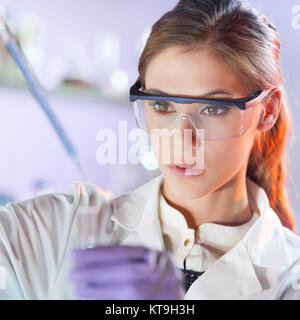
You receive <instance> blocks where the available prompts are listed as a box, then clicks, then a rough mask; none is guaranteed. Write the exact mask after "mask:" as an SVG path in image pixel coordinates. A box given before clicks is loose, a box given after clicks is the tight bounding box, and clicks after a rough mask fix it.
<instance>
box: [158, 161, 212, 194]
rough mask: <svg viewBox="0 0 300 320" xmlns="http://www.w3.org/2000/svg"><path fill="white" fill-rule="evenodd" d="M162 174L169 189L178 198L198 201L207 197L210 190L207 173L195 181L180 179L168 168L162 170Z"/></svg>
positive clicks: (194, 179)
mask: <svg viewBox="0 0 300 320" xmlns="http://www.w3.org/2000/svg"><path fill="white" fill-rule="evenodd" d="M161 172H162V174H163V176H164V180H165V181H166V183H167V185H168V188H169V189H170V191H171V192H172V193H173V194H174V195H175V196H176V197H178V198H183V197H184V199H186V200H193V199H198V198H201V197H203V196H205V195H206V194H207V193H208V192H209V190H210V188H209V183H208V181H207V172H205V174H203V175H201V176H199V177H195V178H193V179H179V178H177V177H175V176H174V175H173V173H172V172H171V171H170V169H169V168H168V167H167V168H163V169H161Z"/></svg>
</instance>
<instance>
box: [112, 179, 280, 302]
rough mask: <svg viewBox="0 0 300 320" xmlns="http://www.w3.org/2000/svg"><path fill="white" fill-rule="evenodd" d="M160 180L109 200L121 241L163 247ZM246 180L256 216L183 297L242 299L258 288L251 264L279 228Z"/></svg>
mask: <svg viewBox="0 0 300 320" xmlns="http://www.w3.org/2000/svg"><path fill="white" fill-rule="evenodd" d="M162 181H163V176H162V175H159V176H158V177H156V178H154V179H152V180H151V181H149V182H148V183H146V184H144V185H142V186H141V187H139V188H138V189H136V190H135V191H133V192H131V193H126V194H123V195H121V196H118V197H116V198H114V199H113V200H112V204H113V208H114V209H113V215H112V217H111V219H112V220H113V221H114V222H116V223H117V224H118V225H119V226H121V227H122V228H124V229H125V230H127V232H128V233H127V237H125V241H124V242H123V244H126V243H127V244H135V245H136V244H137V243H138V244H140V245H142V246H147V247H150V248H152V249H154V250H165V246H164V241H163V235H162V231H161V226H160V221H159V218H158V198H159V189H160V185H161V183H162ZM246 183H247V191H248V199H249V205H250V208H251V209H252V210H255V211H256V212H257V213H258V214H259V215H260V217H259V218H258V219H257V220H256V222H255V223H254V224H253V225H252V226H251V227H250V228H249V230H248V231H247V232H246V234H245V235H244V237H243V238H242V240H241V241H239V242H238V243H237V244H236V245H235V246H234V247H233V248H232V249H231V250H229V251H228V252H227V253H226V254H224V255H223V256H221V257H220V258H219V259H218V260H217V261H216V262H215V263H214V264H213V265H212V266H211V267H210V268H209V269H208V270H207V271H205V273H204V274H203V275H202V276H201V277H199V278H198V279H197V280H196V281H195V282H194V283H193V284H192V285H191V287H190V288H189V290H188V291H187V293H186V295H185V299H228V297H230V299H243V297H249V296H251V295H255V294H258V293H259V292H261V291H262V286H261V283H260V281H259V279H258V277H257V275H256V272H255V269H254V265H253V263H254V261H255V264H256V265H259V264H260V263H261V264H263V259H260V257H259V252H261V251H262V250H260V249H261V248H262V246H264V245H265V244H266V243H269V242H268V241H270V239H271V237H272V239H273V236H272V235H271V233H273V232H274V231H273V229H274V227H275V229H277V230H278V229H279V230H280V229H281V228H280V226H281V224H280V221H279V219H278V217H277V215H276V214H275V212H274V211H273V210H272V208H271V207H270V205H269V200H268V197H267V195H266V193H265V191H264V189H263V188H261V187H260V186H259V185H257V184H256V183H254V182H253V181H252V180H250V178H248V177H247V180H246ZM278 227H279V228H278ZM266 230H267V235H266ZM268 232H269V234H268Z"/></svg>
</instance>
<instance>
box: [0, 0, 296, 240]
mask: <svg viewBox="0 0 300 320" xmlns="http://www.w3.org/2000/svg"><path fill="white" fill-rule="evenodd" d="M176 3H177V1H176V0H163V1H162V0H152V1H146V0H126V1H125V0H113V1H104V0H88V1H83V0H77V1H71V0H59V1H58V0H53V1H43V0H26V1H23V0H1V2H0V4H1V5H2V6H4V7H5V8H6V17H7V18H6V19H7V24H8V26H9V29H10V31H11V35H12V36H13V38H14V39H15V41H16V42H17V43H18V44H19V45H20V47H21V48H22V51H23V52H24V54H25V56H26V57H27V59H28V61H29V62H30V64H31V68H32V70H33V71H34V73H35V75H36V77H37V79H38V80H39V82H40V84H41V85H42V87H43V88H44V89H45V92H46V96H47V99H48V101H49V103H50V105H51V107H52V108H53V110H54V111H55V113H56V115H57V117H58V119H59V121H60V123H61V124H62V126H63V128H64V130H65V132H67V134H68V136H69V138H70V139H71V141H72V143H73V145H74V146H75V148H76V150H77V151H78V153H79V155H80V158H81V161H82V163H83V165H84V167H85V168H86V170H87V174H88V176H86V177H85V176H83V175H82V174H81V173H80V172H79V171H78V170H77V168H76V166H75V165H74V163H73V162H72V161H71V160H70V158H69V156H68V154H67V153H66V151H65V149H64V147H63V145H62V144H61V142H60V140H59V139H58V136H57V135H56V133H55V131H54V130H53V127H52V126H51V124H50V123H49V121H48V119H47V117H46V116H45V114H44V113H43V112H42V111H41V109H40V107H39V105H38V104H37V102H36V101H35V100H34V99H33V97H32V96H31V94H30V93H29V91H28V89H27V86H26V82H25V80H24V77H23V75H22V73H21V72H20V71H19V70H18V68H17V67H16V66H15V63H14V62H13V60H12V59H11V57H10V55H9V54H8V52H7V51H6V49H5V47H4V46H3V44H1V47H0V97H1V98H0V99H1V108H0V119H1V126H0V137H1V139H0V149H1V161H0V202H1V204H3V203H6V202H7V201H21V200H25V199H28V198H31V197H34V196H36V195H38V194H43V193H47V192H52V191H57V192H64V191H65V190H67V189H68V188H69V187H70V186H71V184H72V183H73V182H74V181H87V180H88V181H87V182H90V183H94V184H97V185H98V186H100V187H101V188H103V189H105V190H109V191H111V192H113V193H114V194H120V193H123V192H128V191H132V190H133V189H135V188H136V187H138V186H139V185H141V184H143V183H145V182H146V181H148V180H150V179H152V178H153V177H155V176H157V175H158V174H160V171H159V169H158V167H157V166H155V165H153V164H152V165H151V166H150V165H149V164H147V161H143V159H145V158H147V157H149V156H151V154H150V155H149V154H144V155H143V154H141V155H140V157H141V162H140V163H139V164H138V165H133V164H130V163H129V164H115V165H112V164H106V165H100V164H99V163H98V162H97V158H96V153H97V149H98V148H99V146H100V145H101V144H102V143H103V142H101V141H97V139H96V137H97V133H98V132H99V130H101V129H103V128H110V129H112V130H114V131H115V132H118V130H119V129H118V128H119V127H118V125H119V121H120V120H121V121H127V123H128V128H127V131H128V132H129V131H130V130H131V129H133V128H135V127H136V123H135V120H134V115H133V109H132V106H131V103H130V102H129V99H128V91H129V87H130V86H131V85H132V84H133V83H134V82H135V80H136V79H137V76H138V72H137V65H138V60H139V56H140V54H141V52H142V50H143V47H144V45H145V42H146V40H147V37H148V35H149V33H150V30H151V26H152V24H153V23H154V22H155V21H156V20H157V19H158V18H159V17H160V16H161V15H162V14H163V13H165V12H166V11H168V10H170V9H171V8H173V7H174V6H175V5H176ZM251 3H253V4H255V5H256V7H258V9H261V10H262V11H263V12H264V13H265V14H267V16H268V17H269V18H270V20H271V21H273V22H274V23H275V24H276V25H277V27H278V31H279V33H280V37H281V48H282V49H281V50H282V51H281V66H282V71H283V76H284V81H285V85H286V89H287V92H288V95H289V101H290V107H291V112H292V117H293V124H294V133H295V134H294V137H293V139H292V140H291V141H290V146H289V162H290V173H289V175H290V187H289V190H288V191H289V195H290V199H291V203H292V208H293V211H294V212H295V219H296V232H297V233H298V234H299V233H300V199H299V187H300V170H298V167H297V164H298V162H299V160H300V154H299V150H300V136H299V135H300V131H299V126H298V123H299V120H300V111H299V107H300V104H299V98H300V90H299V69H300V61H299V56H300V41H299V39H300V18H299V19H298V21H299V22H298V21H297V20H296V19H297V17H296V16H297V13H298V10H299V13H300V8H299V6H298V4H299V5H300V1H298V2H297V0H295V1H293V0H287V1H284V2H279V1H278V2H275V1H270V0H252V1H251ZM117 136H118V134H117ZM119 138H120V139H122V138H124V137H119ZM125 138H126V139H127V137H125ZM98 140H99V139H98ZM117 145H118V141H117ZM129 147H130V143H128V148H129Z"/></svg>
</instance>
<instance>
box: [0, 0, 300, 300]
mask: <svg viewBox="0 0 300 320" xmlns="http://www.w3.org/2000/svg"><path fill="white" fill-rule="evenodd" d="M279 51H280V43H279V40H278V33H277V31H276V29H275V27H274V26H272V25H271V23H269V22H268V20H267V19H266V18H265V17H264V16H263V15H262V14H260V13H259V12H257V11H256V10H255V9H253V8H252V7H250V6H248V5H246V4H244V3H242V2H240V1H237V0H181V1H179V3H178V4H177V5H176V7H175V8H174V9H173V10H171V11H170V12H167V13H166V14H165V15H164V16H163V17H162V18H161V19H159V21H157V22H156V23H155V24H154V26H153V28H152V32H151V35H150V37H149V39H148V41H147V44H146V47H145V49H144V51H143V53H142V56H141V58H140V62H139V74H140V75H139V79H138V81H137V82H136V84H135V85H134V86H133V87H132V88H131V91H130V93H131V96H130V98H131V100H132V101H134V107H135V115H136V119H137V122H138V125H139V127H140V128H141V129H144V130H146V131H147V132H149V133H152V130H153V129H169V130H170V132H171V130H174V129H176V130H177V131H179V132H184V131H185V130H186V129H190V130H191V131H192V139H191V142H190V144H188V145H186V144H183V145H184V149H183V155H185V154H187V153H188V151H191V150H192V152H193V154H194V153H195V152H196V151H197V150H198V151H199V150H202V151H203V160H204V161H203V163H201V166H199V163H198V162H197V165H195V164H194V163H189V164H187V161H186V160H185V158H184V157H182V158H180V159H179V162H178V161H177V162H175V160H174V159H173V158H171V161H170V163H165V162H164V161H162V157H161V152H160V151H161V150H160V149H161V148H160V147H159V145H158V144H157V139H156V138H155V135H152V134H151V139H152V144H153V147H154V150H155V152H156V156H157V159H158V160H159V164H160V170H161V173H162V174H161V175H160V176H158V177H157V178H155V179H153V180H151V181H149V182H148V183H147V184H145V185H143V186H141V187H139V188H138V189H137V190H135V191H133V192H130V193H125V194H122V195H120V196H116V197H113V196H111V195H110V194H109V193H107V192H105V191H103V190H101V189H100V188H99V187H96V186H93V185H88V184H81V183H76V184H74V185H73V188H72V189H70V192H68V193H66V194H50V195H45V196H41V197H37V198H35V199H31V200H29V201H24V202H21V203H17V204H12V203H9V204H7V205H6V206H5V207H2V208H1V210H0V265H1V266H2V275H3V274H5V281H3V280H2V287H3V288H2V289H0V297H1V298H2V299H76V298H83V299H299V298H300V290H299V289H300V284H299V280H300V238H299V237H298V236H297V235H296V234H295V233H294V232H293V231H294V225H293V218H292V213H291V210H290V207H289V199H288V196H287V193H286V190H285V184H286V182H287V181H286V180H287V172H286V166H287V161H286V160H287V159H286V154H285V152H286V146H287V141H288V140H287V137H288V133H289V131H288V130H289V128H290V126H291V121H290V117H289V109H288V104H287V99H286V94H285V91H284V87H283V83H282V78H281V73H280V67H279ZM198 129H199V130H198ZM201 129H202V131H201ZM172 132H174V131H172ZM199 133H200V134H199ZM201 133H203V135H201ZM158 136H159V137H160V138H161V137H163V135H160V134H159V133H158ZM156 137H157V134H156ZM182 137H183V136H182ZM199 137H201V139H199ZM176 139H178V136H177V138H176V137H175V135H173V136H171V139H170V150H169V151H170V153H171V154H174V152H173V151H174V150H175V147H176V146H177V144H178V143H179V144H180V141H179V140H176ZM182 139H183V138H182ZM90 212H93V215H92V216H93V219H94V220H93V224H92V226H93V231H94V235H96V239H95V243H97V244H98V246H97V247H94V248H88V249H74V248H76V247H77V246H78V243H79V242H80V241H81V240H80V241H79V239H80V237H82V235H83V233H82V232H83V228H84V227H83V226H84V220H85V219H87V217H88V215H86V216H85V213H87V214H89V213H90ZM180 269H181V270H180ZM4 271H5V272H4ZM183 280H184V281H183ZM4 282H5V283H4ZM183 284H184V286H183Z"/></svg>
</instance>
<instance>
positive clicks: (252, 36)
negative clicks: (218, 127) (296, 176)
mask: <svg viewBox="0 0 300 320" xmlns="http://www.w3.org/2000/svg"><path fill="white" fill-rule="evenodd" d="M204 45H208V46H210V47H211V48H213V49H214V51H215V52H216V54H217V55H219V56H220V57H222V59H224V61H225V62H226V63H227V64H228V65H229V66H230V67H231V68H232V70H233V71H234V72H235V73H236V74H237V75H238V76H239V77H240V79H241V81H242V82H243V84H244V85H245V86H246V87H247V88H249V90H250V91H253V92H252V93H254V92H256V91H257V90H265V89H270V88H274V87H278V88H280V89H281V91H282V103H281V106H280V108H281V109H280V113H279V116H278V119H277V121H276V123H275V124H274V126H273V127H272V128H271V129H270V130H268V131H266V132H260V133H259V134H258V135H257V136H256V137H255V140H254V144H253V147H252V150H251V153H250V157H249V162H248V168H247V176H248V177H250V179H251V180H253V181H254V182H256V183H257V184H258V185H260V186H261V187H262V188H263V189H264V190H265V191H266V194H267V196H268V198H269V202H270V205H271V207H272V209H273V210H274V211H275V212H276V214H277V215H278V217H279V218H280V220H281V223H282V224H283V225H284V226H286V227H287V228H289V229H291V230H292V231H294V221H293V216H292V212H291V208H290V202H289V197H288V194H287V192H286V182H287V181H286V180H287V173H288V161H287V159H288V158H287V155H286V149H287V142H288V133H289V129H291V128H292V126H291V124H292V123H291V117H290V113H289V106H288V101H287V96H286V92H285V90H284V87H283V84H282V76H281V71H280V65H279V52H280V42H279V39H278V33H277V31H276V28H275V27H274V26H273V25H272V24H271V23H270V22H269V21H268V20H267V18H266V17H265V16H264V15H263V14H262V13H260V12H258V11H257V10H256V9H254V8H253V7H252V6H250V5H249V4H247V3H245V2H242V1H239V0H180V1H179V2H178V4H177V5H176V6H175V8H174V9H173V10H171V11H169V12H167V13H165V14H164V15H163V16H162V17H161V18H160V19H159V20H158V21H157V22H156V23H155V24H154V25H153V27H152V31H151V34H150V36H149V38H148V40H147V43H146V46H145V48H144V51H143V52H142V55H141V57H140V61H139V79H138V80H139V81H140V82H141V84H142V87H144V86H145V73H146V70H147V66H148V64H149V62H150V60H151V59H153V58H154V56H156V55H157V54H159V53H160V52H161V51H162V50H164V49H166V48H168V47H171V46H181V47H184V48H187V49H188V50H189V49H197V48H198V47H200V46H204ZM291 132H292V131H291ZM291 132H290V133H291Z"/></svg>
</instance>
